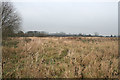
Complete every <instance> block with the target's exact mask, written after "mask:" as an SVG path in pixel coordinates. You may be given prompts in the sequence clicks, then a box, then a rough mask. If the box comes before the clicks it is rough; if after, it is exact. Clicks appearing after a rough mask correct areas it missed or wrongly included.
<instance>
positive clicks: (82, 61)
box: [2, 37, 118, 78]
mask: <svg viewBox="0 0 120 80" xmlns="http://www.w3.org/2000/svg"><path fill="white" fill-rule="evenodd" d="M2 56H3V59H2V64H3V73H2V75H3V78H18V77H19V78H117V77H118V40H117V38H110V37H108V38H107V37H27V38H24V37H19V38H9V39H8V40H7V41H3V49H2Z"/></svg>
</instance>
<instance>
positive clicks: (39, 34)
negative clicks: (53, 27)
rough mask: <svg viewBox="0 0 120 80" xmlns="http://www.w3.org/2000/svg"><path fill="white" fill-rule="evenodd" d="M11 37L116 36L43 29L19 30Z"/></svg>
mask: <svg viewBox="0 0 120 80" xmlns="http://www.w3.org/2000/svg"><path fill="white" fill-rule="evenodd" d="M12 37H117V36H116V35H110V36H103V35H99V34H98V33H94V34H93V35H92V34H88V35H87V34H82V33H79V34H71V33H69V34H66V33H64V32H58V33H48V32H45V31H27V32H25V33H24V32H23V31H19V32H18V33H16V34H14V35H12Z"/></svg>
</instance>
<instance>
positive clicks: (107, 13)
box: [14, 0, 118, 35]
mask: <svg viewBox="0 0 120 80" xmlns="http://www.w3.org/2000/svg"><path fill="white" fill-rule="evenodd" d="M14 5H15V7H16V9H17V11H18V12H19V13H20V15H21V17H22V20H23V23H22V26H23V30H24V31H25V32H26V31H29V30H32V31H33V30H36V31H47V32H66V33H84V34H94V32H98V33H99V34H102V35H111V34H113V35H117V34H118V3H117V2H116V0H79V1H78V0H39V1H38V0H34V1H33V0H30V1H27V0H26V1H21V2H19V1H18V2H14Z"/></svg>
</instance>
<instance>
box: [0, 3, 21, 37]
mask: <svg viewBox="0 0 120 80" xmlns="http://www.w3.org/2000/svg"><path fill="white" fill-rule="evenodd" d="M1 19H2V36H3V37H8V36H13V35H14V33H16V32H18V31H19V29H20V23H21V18H20V17H19V15H18V13H17V11H16V10H15V8H14V6H13V4H12V3H11V2H2V18H1Z"/></svg>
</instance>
